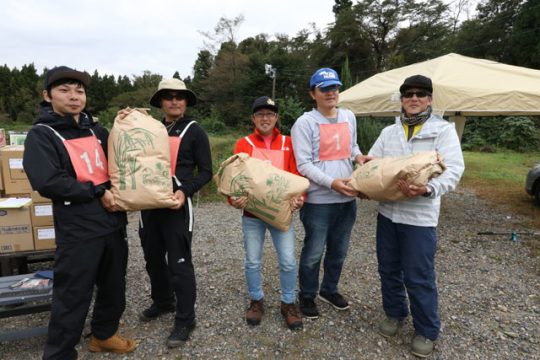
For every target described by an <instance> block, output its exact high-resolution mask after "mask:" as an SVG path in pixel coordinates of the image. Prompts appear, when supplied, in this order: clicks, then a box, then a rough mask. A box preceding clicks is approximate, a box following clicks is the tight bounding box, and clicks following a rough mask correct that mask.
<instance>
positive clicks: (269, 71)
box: [264, 64, 277, 101]
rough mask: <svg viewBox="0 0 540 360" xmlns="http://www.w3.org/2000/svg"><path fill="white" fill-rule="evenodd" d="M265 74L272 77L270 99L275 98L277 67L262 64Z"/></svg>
mask: <svg viewBox="0 0 540 360" xmlns="http://www.w3.org/2000/svg"><path fill="white" fill-rule="evenodd" d="M264 71H265V74H266V75H268V76H270V77H271V78H272V100H274V101H275V100H276V76H277V69H276V68H275V67H272V65H270V64H264Z"/></svg>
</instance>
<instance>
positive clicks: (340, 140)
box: [319, 122, 351, 161]
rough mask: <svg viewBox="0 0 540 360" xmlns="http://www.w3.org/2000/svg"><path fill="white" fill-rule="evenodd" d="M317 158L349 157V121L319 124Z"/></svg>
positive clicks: (323, 159) (334, 158)
mask: <svg viewBox="0 0 540 360" xmlns="http://www.w3.org/2000/svg"><path fill="white" fill-rule="evenodd" d="M319 132H320V145H319V160H322V161H325V160H341V159H349V158H350V157H351V132H350V130H349V123H348V122H343V123H337V124H319Z"/></svg>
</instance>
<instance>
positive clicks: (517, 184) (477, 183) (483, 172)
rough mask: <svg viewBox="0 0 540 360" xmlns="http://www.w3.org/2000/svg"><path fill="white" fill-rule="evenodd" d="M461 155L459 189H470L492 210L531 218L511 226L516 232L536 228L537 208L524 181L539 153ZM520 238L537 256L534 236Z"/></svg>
mask: <svg viewBox="0 0 540 360" xmlns="http://www.w3.org/2000/svg"><path fill="white" fill-rule="evenodd" d="M463 155H464V158H465V173H464V174H463V178H462V180H461V186H465V187H468V188H471V189H473V190H474V191H475V193H476V195H477V196H478V197H479V198H481V199H484V200H487V201H488V202H490V203H491V204H493V205H495V206H496V207H499V208H501V209H504V210H505V211H508V212H510V213H514V214H519V215H524V216H526V217H527V218H529V219H531V220H530V222H528V223H526V224H523V223H518V222H515V223H513V224H512V225H513V226H514V228H515V229H516V230H519V229H523V228H527V229H530V228H534V229H540V208H539V207H537V206H535V205H534V201H533V198H532V197H531V196H529V195H528V194H527V193H526V192H525V178H526V176H527V173H528V172H529V170H530V169H531V168H532V166H533V165H534V164H536V163H537V162H538V161H540V152H533V153H515V152H508V151H506V152H499V153H480V152H470V151H466V152H464V153H463ZM511 230H512V229H509V231H511ZM521 239H522V240H523V241H524V242H526V243H527V245H528V246H529V248H530V249H531V251H532V253H533V254H534V255H535V256H540V241H538V238H537V237H534V236H523V237H522V238H521Z"/></svg>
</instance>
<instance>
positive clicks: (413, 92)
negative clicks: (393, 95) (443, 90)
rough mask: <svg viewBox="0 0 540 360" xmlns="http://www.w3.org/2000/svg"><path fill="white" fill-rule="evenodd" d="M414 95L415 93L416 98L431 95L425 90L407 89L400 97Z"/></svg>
mask: <svg viewBox="0 0 540 360" xmlns="http://www.w3.org/2000/svg"><path fill="white" fill-rule="evenodd" d="M414 95H416V97H417V98H425V97H426V96H431V94H430V93H428V92H427V91H407V92H406V93H405V94H403V95H401V97H404V98H405V99H410V98H412V97H413V96H414Z"/></svg>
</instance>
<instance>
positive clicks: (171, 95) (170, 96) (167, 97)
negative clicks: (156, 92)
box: [161, 93, 186, 101]
mask: <svg viewBox="0 0 540 360" xmlns="http://www.w3.org/2000/svg"><path fill="white" fill-rule="evenodd" d="M185 98H186V97H185V96H184V95H183V94H176V93H165V94H163V95H161V99H162V100H167V101H171V100H172V99H176V100H185Z"/></svg>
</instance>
